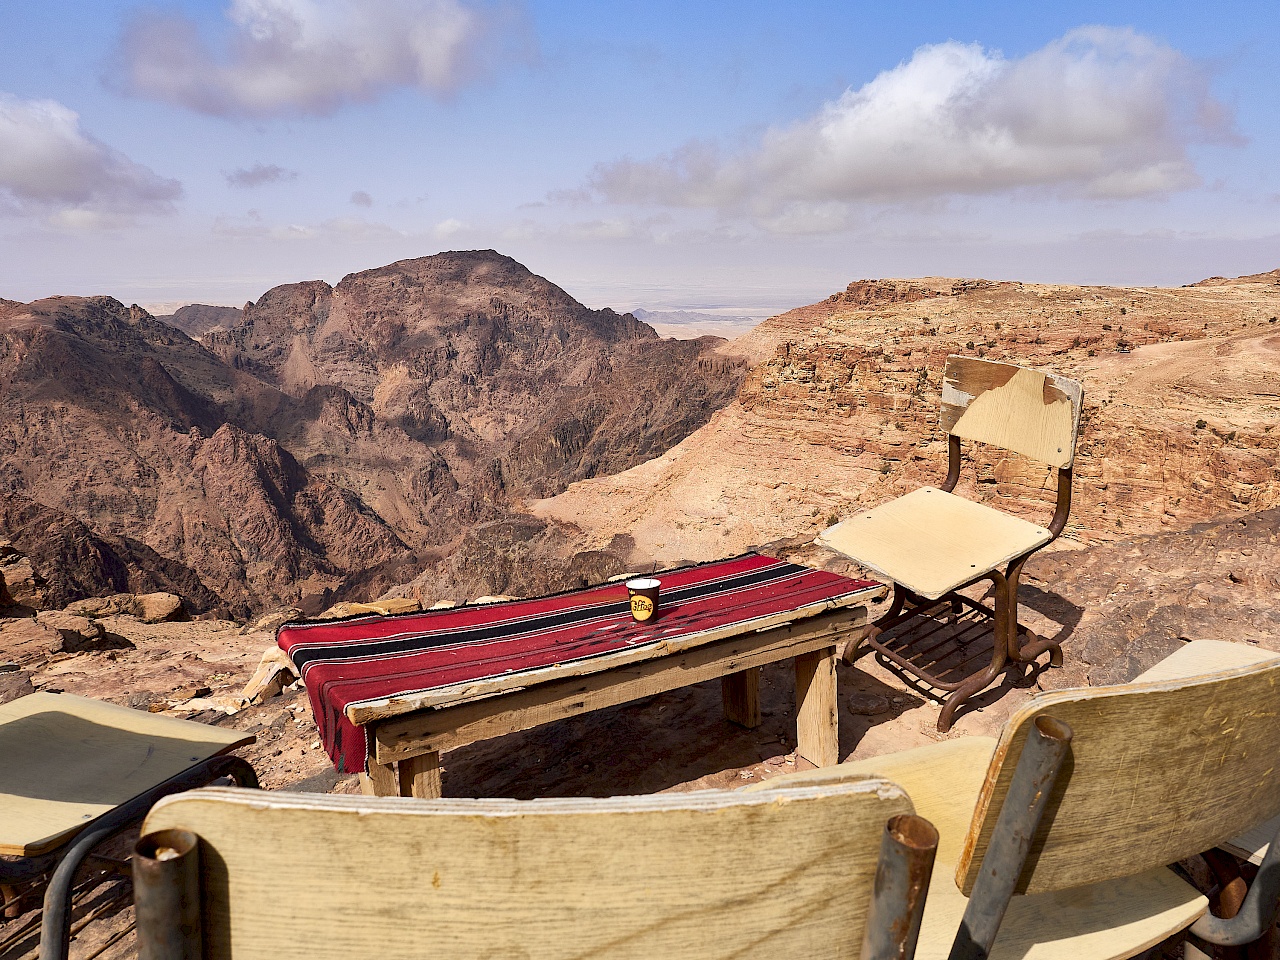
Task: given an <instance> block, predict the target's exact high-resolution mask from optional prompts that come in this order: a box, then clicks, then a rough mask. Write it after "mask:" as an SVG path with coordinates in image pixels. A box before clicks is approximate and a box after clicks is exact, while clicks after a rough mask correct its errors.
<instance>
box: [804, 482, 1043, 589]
mask: <svg viewBox="0 0 1280 960" xmlns="http://www.w3.org/2000/svg"><path fill="white" fill-rule="evenodd" d="M1052 539H1053V534H1052V533H1051V532H1050V531H1049V529H1048V528H1047V527H1041V526H1038V525H1037V524H1034V523H1029V522H1027V521H1026V520H1022V519H1020V518H1019V517H1014V516H1010V515H1009V514H1007V513H1003V512H1001V511H999V510H994V509H992V508H991V507H988V506H984V505H983V504H981V503H974V502H973V501H972V500H966V499H965V498H964V497H957V496H956V495H955V494H951V493H946V492H945V491H942V490H938V489H937V488H935V487H921V488H920V489H919V490H915V491H912V492H911V493H908V494H907V495H906V496H903V497H899V498H898V499H896V500H891V501H889V502H888V503H884V504H881V505H880V506H878V507H876V508H875V509H874V510H868V511H867V512H866V513H860V514H857V515H856V516H853V517H850V518H849V519H847V520H843V521H841V522H840V523H837V524H836V525H835V526H833V527H828V528H827V529H826V530H824V531H823V532H822V533H821V534H820V535H819V536H818V542H819V543H821V544H822V545H824V546H827V547H830V548H831V549H832V550H836V551H839V552H840V553H843V554H844V555H845V556H848V557H850V558H852V559H854V560H856V561H857V562H858V563H860V564H862V565H863V566H865V567H869V568H870V569H872V570H874V571H875V572H876V573H879V574H881V575H883V576H885V577H887V578H888V579H889V580H892V581H893V582H894V583H897V584H901V585H902V586H904V587H906V588H907V589H908V590H911V591H912V592H913V593H916V594H918V595H920V596H922V597H925V598H927V599H930V600H936V599H937V598H938V597H941V596H942V595H943V594H945V593H947V592H949V591H951V590H954V589H955V588H957V587H961V586H964V585H965V584H966V583H969V582H971V581H973V580H974V579H976V578H978V577H981V576H982V575H983V574H986V573H989V572H990V571H991V570H994V569H996V568H997V567H999V566H1001V565H1002V564H1005V563H1007V562H1008V561H1010V560H1012V559H1014V558H1015V557H1019V556H1021V555H1022V554H1024V553H1026V552H1028V551H1029V550H1034V549H1035V548H1036V547H1039V546H1043V545H1044V544H1046V543H1048V542H1049V541H1050V540H1052Z"/></svg>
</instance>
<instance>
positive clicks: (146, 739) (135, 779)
mask: <svg viewBox="0 0 1280 960" xmlns="http://www.w3.org/2000/svg"><path fill="white" fill-rule="evenodd" d="M253 741H254V737H253V735H252V734H246V733H244V732H243V731H240V730H224V729H220V728H218V727H211V726H208V725H206V724H203V723H192V722H191V721H189V720H178V719H176V718H174V717H164V716H160V715H159V714H154V713H144V712H142V711H140V710H130V709H129V708H128V707H122V706H118V705H116V704H114V703H103V702H102V701H99V700H90V699H86V698H85V697H75V696H72V695H70V694H65V693H64V694H53V693H33V694H30V695H28V696H25V697H20V698H18V699H17V700H13V701H11V702H10V703H6V704H0V761H2V762H0V854H2V855H4V856H6V857H12V858H14V859H7V860H0V895H3V899H4V900H5V901H6V902H12V903H13V905H14V906H17V903H18V900H19V899H20V897H19V894H18V891H19V888H20V886H22V885H24V884H27V883H30V882H31V881H33V880H35V879H37V878H39V877H41V876H43V875H44V874H46V873H49V872H50V871H52V872H53V876H52V878H51V879H50V881H49V885H48V887H47V888H46V891H45V897H44V913H43V917H42V932H41V938H40V956H41V957H42V958H43V960H51V958H57V957H65V956H66V952H67V939H68V936H69V926H70V922H71V885H72V881H73V879H74V877H75V873H76V869H77V868H78V867H79V865H80V864H81V863H82V862H83V861H84V859H85V858H86V857H87V856H88V855H89V854H90V853H91V852H92V850H93V848H94V847H96V846H97V845H98V844H99V843H101V842H102V841H103V840H106V839H107V838H108V837H110V836H112V835H113V834H116V833H119V832H120V831H122V830H124V829H126V828H128V827H131V826H137V825H138V824H139V823H141V822H142V818H143V817H144V816H145V815H146V812H147V810H149V809H150V807H151V805H152V804H153V803H154V802H155V801H156V800H157V799H159V798H160V797H162V796H164V795H166V794H170V793H177V792H179V791H182V790H189V789H191V788H192V787H197V786H201V785H203V784H207V783H210V782H212V781H214V780H217V779H220V778H222V777H231V778H233V779H234V780H235V781H236V782H237V783H239V784H241V785H242V786H256V785H257V782H258V781H257V778H256V777H255V776H254V772H253V768H252V767H250V766H249V765H248V764H247V763H246V762H245V761H244V760H241V759H240V758H239V757H232V756H227V755H226V754H227V753H228V752H229V751H231V750H234V749H235V748H236V747H240V746H244V745H245V744H249V743H252V742H253Z"/></svg>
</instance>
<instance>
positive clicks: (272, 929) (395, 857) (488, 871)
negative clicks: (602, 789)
mask: <svg viewBox="0 0 1280 960" xmlns="http://www.w3.org/2000/svg"><path fill="white" fill-rule="evenodd" d="M910 812H911V804H910V802H909V801H908V800H907V798H906V795H905V794H904V793H903V792H902V790H901V789H900V788H898V787H895V786H894V785H892V784H890V783H887V782H886V781H884V780H881V779H875V778H871V779H856V778H854V779H850V778H846V780H845V781H843V782H841V783H839V784H833V785H823V786H819V787H813V788H803V787H802V788H798V789H790V790H787V791H783V792H779V793H773V792H764V793H755V794H749V793H743V792H741V791H720V790H707V791H697V792H692V793H672V794H659V795H654V796H643V797H616V798H609V799H585V798H575V799H565V800H532V801H514V800H488V799H475V800H448V799H445V800H418V799H412V798H398V797H358V796H323V795H304V794H282V793H263V792H258V791H242V790H231V789H224V788H210V789H204V790H196V791H193V792H191V793H186V794H183V795H181V796H177V797H170V798H168V799H165V800H162V801H161V802H160V803H158V804H157V805H156V807H155V808H154V809H153V810H152V811H151V813H150V814H149V815H148V817H147V821H146V824H145V827H144V831H145V836H144V837H143V838H142V840H141V841H139V847H138V850H139V851H140V853H138V854H135V858H134V862H135V877H138V874H139V871H140V870H141V871H143V872H144V873H146V874H147V875H146V876H143V877H141V878H140V879H136V880H135V896H136V897H137V909H138V931H139V934H138V935H139V942H140V944H141V945H142V948H143V952H142V956H143V958H144V960H146V958H156V957H161V956H164V957H168V956H183V957H187V958H191V957H196V956H203V957H205V958H209V960H214V958H221V960H230V958H235V960H258V958H261V960H278V958H280V957H286V956H302V955H305V956H307V957H308V958H309V960H326V958H335V960H351V958H352V957H378V958H380V960H395V958H410V957H412V958H421V957H441V958H449V960H467V958H480V957H522V958H529V960H536V958H544V957H592V958H599V960H605V958H628V957H636V958H639V957H644V958H649V960H652V958H658V957H661V958H664V960H679V958H690V960H692V958H698V960H707V958H716V957H723V958H727V957H746V956H767V957H771V958H779V960H785V958H794V960H813V958H818V957H823V958H826V957H855V956H857V955H858V952H859V948H860V945H862V944H863V940H864V933H865V932H867V931H868V930H869V929H870V928H871V927H872V926H874V925H875V921H869V920H868V913H869V904H870V903H871V902H872V887H873V880H874V882H875V886H876V888H877V892H878V893H879V892H880V891H881V890H882V889H884V890H889V889H896V888H897V887H901V886H902V884H901V883H899V884H898V885H897V887H895V884H894V883H893V882H891V881H892V880H893V877H888V878H886V877H885V876H884V875H883V864H882V875H881V876H879V877H877V854H878V852H879V850H880V848H881V843H882V836H883V835H885V834H886V821H889V822H890V823H895V824H902V823H903V822H907V823H910V824H912V825H913V828H919V829H921V830H923V831H924V832H925V833H928V834H932V842H933V843H934V844H936V840H937V834H936V832H933V831H932V828H931V827H928V825H927V824H924V823H923V821H920V820H919V819H918V818H915V817H909V816H907V815H909V814H910ZM890 818H893V819H892V820H891V819H890ZM197 837H198V840H197V839H196V838H197ZM927 840H928V838H926V842H925V843H923V844H920V845H919V846H920V847H921V848H922V849H923V847H925V846H928V843H927ZM166 847H167V848H169V850H171V851H174V852H175V853H177V854H178V856H176V857H172V858H171V859H170V860H168V861H166V860H163V859H162V858H161V856H160V854H159V851H160V850H161V849H163V848H166ZM192 850H196V851H198V853H197V854H196V858H198V861H199V866H198V869H197V868H196V866H195V865H194V863H192V865H191V866H190V867H187V868H184V867H183V866H182V861H184V860H191V859H192V857H191V853H190V851H192ZM931 863H932V853H930V854H929V866H928V868H926V869H925V870H924V871H923V873H920V872H919V870H917V871H916V873H915V874H913V876H914V881H913V882H914V883H915V887H916V890H915V894H914V896H915V902H916V903H919V902H920V901H921V900H922V898H923V894H924V892H925V890H926V889H927V884H928V875H929V869H931ZM166 864H170V865H171V866H172V870H173V872H174V875H175V876H177V875H178V874H183V875H184V876H185V879H182V880H165V879H163V878H162V877H161V876H160V872H161V871H163V870H164V869H166ZM917 866H918V864H917ZM184 870H188V871H189V873H184ZM151 871H154V875H152V873H150V872H151ZM904 877H905V875H904V874H898V875H897V880H898V881H903V880H904ZM175 885H176V886H175ZM175 888H181V889H190V890H192V891H195V890H197V889H198V894H195V893H193V894H192V895H190V896H189V897H186V899H185V902H187V903H190V904H193V905H196V904H198V905H199V910H200V913H201V915H202V916H195V915H194V914H192V915H189V916H187V917H186V919H185V921H184V920H183V917H182V907H181V903H182V902H184V899H183V897H181V896H179V895H177V894H175V893H174V892H173V890H174V889H175ZM877 903H882V901H879V900H877ZM877 909H878V908H877V907H871V908H870V910H871V912H875V911H876V910H877ZM879 916H880V917H881V920H880V922H879V925H880V926H881V927H883V928H884V930H887V929H888V927H889V926H891V925H892V924H885V923H884V911H883V910H881V911H880V914H879ZM184 922H185V929H186V931H187V932H188V933H191V932H192V931H194V932H195V933H194V939H195V940H196V941H197V942H196V943H195V945H194V947H193V946H191V945H190V943H188V945H187V946H186V947H184V948H183V949H184V950H185V952H180V951H179V950H178V949H177V948H175V947H173V945H174V944H175V943H177V942H178V941H179V940H181V939H182V937H183V936H184V934H183V924H184ZM918 922H919V921H918V914H917V919H916V925H917V926H918ZM907 926H910V924H907ZM882 932H883V931H882ZM902 932H903V931H902V930H899V933H902ZM872 939H873V940H874V938H872ZM165 944H168V945H169V947H170V949H171V952H164V951H160V950H158V948H157V945H161V946H163V945H165ZM900 947H902V944H901V943H899V944H898V946H895V947H894V948H893V949H892V950H891V951H886V950H885V949H884V947H883V944H882V946H881V948H879V949H878V950H872V951H871V952H870V953H864V954H863V956H871V957H886V958H887V957H888V956H893V957H904V958H909V957H910V956H911V950H910V949H906V948H905V947H902V949H899V948H900Z"/></svg>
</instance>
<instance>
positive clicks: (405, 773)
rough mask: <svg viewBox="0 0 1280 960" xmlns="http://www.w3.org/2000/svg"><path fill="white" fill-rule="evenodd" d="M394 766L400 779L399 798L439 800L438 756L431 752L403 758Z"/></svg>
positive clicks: (440, 785) (440, 791) (440, 793)
mask: <svg viewBox="0 0 1280 960" xmlns="http://www.w3.org/2000/svg"><path fill="white" fill-rule="evenodd" d="M396 766H397V768H398V774H399V778H400V796H402V797H417V798H418V799H419V800H438V799H440V797H441V795H442V790H441V788H442V784H441V783H440V754H438V753H434V752H432V753H422V754H419V755H418V756H416V757H405V758H404V759H403V760H401V761H400V762H399V763H398V764H397V765H396Z"/></svg>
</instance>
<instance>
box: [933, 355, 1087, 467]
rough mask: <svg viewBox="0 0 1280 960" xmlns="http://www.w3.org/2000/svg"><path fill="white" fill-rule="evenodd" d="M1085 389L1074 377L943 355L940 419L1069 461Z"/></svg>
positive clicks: (983, 438) (974, 436)
mask: <svg viewBox="0 0 1280 960" xmlns="http://www.w3.org/2000/svg"><path fill="white" fill-rule="evenodd" d="M1083 396H1084V392H1083V390H1082V389H1081V387H1080V384H1079V383H1078V382H1077V381H1075V380H1069V379H1068V378H1066V377H1060V376H1058V375H1057V374H1054V373H1049V372H1047V371H1044V370H1032V369H1031V368H1030V367H1019V366H1017V365H1016V364H1012V363H997V362H995V361H993V360H978V359H976V358H975V357H959V356H950V357H947V365H946V367H945V368H944V369H943V372H942V413H941V416H940V425H941V426H942V429H943V430H946V431H947V432H948V433H950V434H952V435H954V436H957V437H960V438H962V439H964V440H976V441H978V442H980V443H990V444H994V445H995V446H998V447H1002V448H1003V449H1005V450H1012V451H1013V452H1014V453H1020V454H1022V455H1023V456H1027V457H1031V458H1033V459H1035V460H1039V461H1040V462H1041V463H1047V464H1049V465H1050V466H1054V467H1059V468H1066V467H1070V466H1071V464H1072V461H1073V460H1074V458H1075V450H1076V434H1077V433H1078V432H1079V430H1080V405H1081V402H1082V398H1083Z"/></svg>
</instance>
